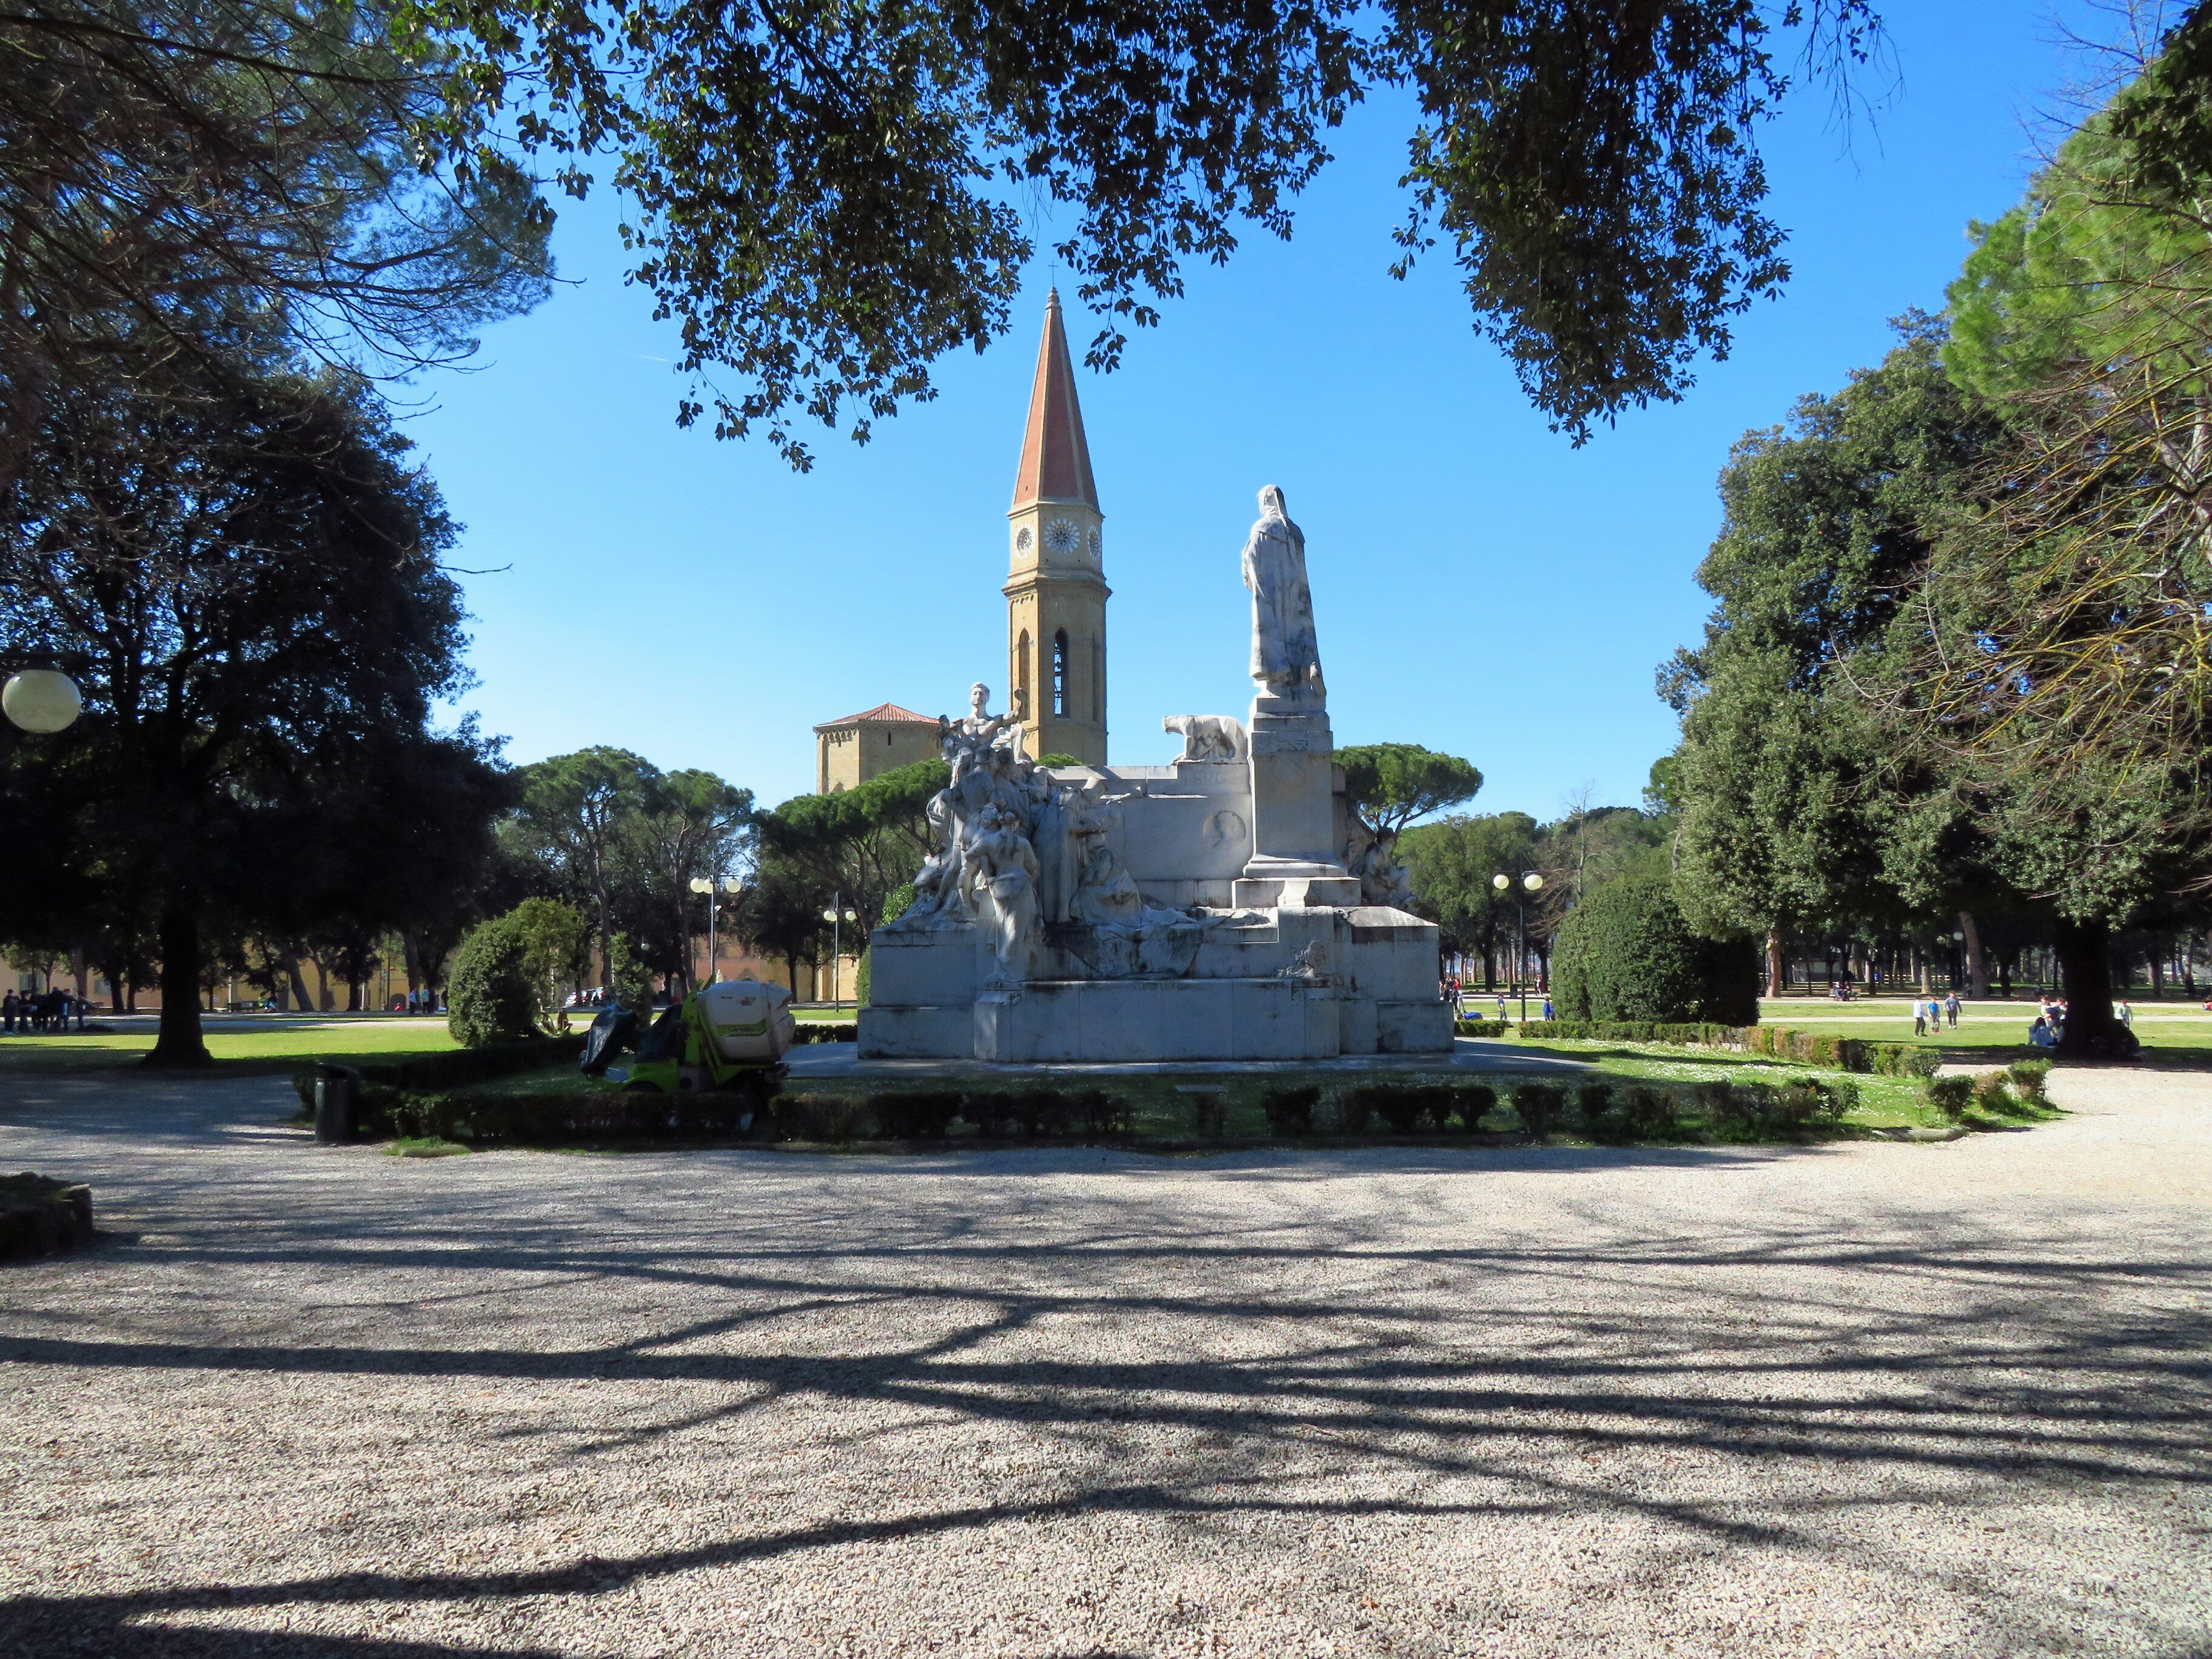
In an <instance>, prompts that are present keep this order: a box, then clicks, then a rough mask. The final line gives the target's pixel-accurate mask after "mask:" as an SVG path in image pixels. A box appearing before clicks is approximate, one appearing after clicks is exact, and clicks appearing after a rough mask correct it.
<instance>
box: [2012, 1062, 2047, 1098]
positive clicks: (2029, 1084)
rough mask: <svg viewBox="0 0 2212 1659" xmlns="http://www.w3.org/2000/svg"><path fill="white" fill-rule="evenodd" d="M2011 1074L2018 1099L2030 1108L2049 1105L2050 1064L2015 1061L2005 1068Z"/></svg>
mask: <svg viewBox="0 0 2212 1659" xmlns="http://www.w3.org/2000/svg"><path fill="white" fill-rule="evenodd" d="M2005 1069H2006V1070H2007V1071H2008V1072H2009V1073H2011V1074H2012V1081H2013V1086H2014V1087H2015V1089H2017V1090H2019V1091H2020V1097H2021V1100H2022V1101H2023V1102H2025V1103H2027V1104H2028V1105H2030V1106H2048V1105H2049V1104H2051V1094H2050V1088H2049V1085H2050V1079H2051V1062H2050V1061H2049V1060H2015V1061H2013V1063H2012V1064H2011V1065H2010V1066H2007V1067H2006V1068H2005Z"/></svg>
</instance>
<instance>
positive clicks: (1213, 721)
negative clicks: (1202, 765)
mask: <svg viewBox="0 0 2212 1659" xmlns="http://www.w3.org/2000/svg"><path fill="white" fill-rule="evenodd" d="M1160 729H1161V730H1162V731H1163V732H1179V733H1181V734H1182V758H1183V759H1184V760H1187V761H1241V760H1243V758H1244V757H1246V756H1247V755H1249V754H1250V753H1251V752H1252V750H1251V744H1249V742H1248V741H1247V740H1246V738H1245V736H1244V722H1243V721H1242V720H1237V718H1235V717H1234V716H1233V715H1229V714H1170V715H1169V716H1168V717H1167V718H1166V719H1165V720H1162V721H1161V722H1160Z"/></svg>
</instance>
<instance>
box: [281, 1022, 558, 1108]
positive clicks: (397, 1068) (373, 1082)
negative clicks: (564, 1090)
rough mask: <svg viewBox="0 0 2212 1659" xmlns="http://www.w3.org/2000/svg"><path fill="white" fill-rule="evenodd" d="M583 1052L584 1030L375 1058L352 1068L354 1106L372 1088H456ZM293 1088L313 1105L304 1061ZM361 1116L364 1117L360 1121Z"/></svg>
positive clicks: (307, 1104)
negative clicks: (358, 1087) (357, 1089)
mask: <svg viewBox="0 0 2212 1659" xmlns="http://www.w3.org/2000/svg"><path fill="white" fill-rule="evenodd" d="M583 1051H584V1034H583V1033H582V1032H581V1031H578V1032H575V1033H574V1034H573V1035H571V1036H557V1037H532V1038H530V1039H528V1040H527V1041H525V1042H501V1043H497V1044H495V1045H494V1046H493V1047H491V1048H457V1049H453V1050H450V1051H448V1052H447V1053H445V1054H416V1055H413V1056H411V1057H410V1058H408V1059H406V1060H371V1061H369V1062H368V1064H366V1065H362V1066H355V1067H354V1069H355V1070H356V1071H357V1072H359V1073H361V1079H362V1093H361V1095H360V1097H359V1100H358V1102H357V1105H365V1104H366V1103H367V1102H368V1097H369V1094H370V1092H371V1091H372V1090H374V1089H376V1088H383V1089H385V1090H387V1091H390V1090H401V1089H459V1088H462V1087H464V1086H465V1085H468V1084H471V1083H482V1082H483V1081H485V1080H486V1079H489V1078H495V1077H507V1076H511V1075H512V1074H513V1073H517V1072H534V1071H537V1070H538V1069H540V1068H541V1067H544V1066H565V1065H572V1064H574V1061H575V1060H576V1059H577V1057H578V1056H579V1055H580V1054H582V1053H583ZM292 1087H293V1089H294V1090H295V1091H296V1092H297V1093H298V1095H299V1097H300V1103H301V1105H302V1106H304V1107H306V1108H307V1109H308V1110H309V1111H313V1109H314V1106H315V1068H314V1067H313V1066H301V1068H300V1069H299V1070H298V1071H296V1072H295V1073H292ZM364 1121H366V1120H364Z"/></svg>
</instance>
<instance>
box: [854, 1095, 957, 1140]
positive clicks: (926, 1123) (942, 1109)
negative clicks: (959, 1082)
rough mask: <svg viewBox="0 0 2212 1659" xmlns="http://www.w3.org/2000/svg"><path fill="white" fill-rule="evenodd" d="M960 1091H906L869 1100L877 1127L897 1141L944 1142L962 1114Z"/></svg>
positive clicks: (877, 1096)
mask: <svg viewBox="0 0 2212 1659" xmlns="http://www.w3.org/2000/svg"><path fill="white" fill-rule="evenodd" d="M961 1098H962V1097H961V1093H960V1091H958V1090H957V1089H903V1090H898V1091H883V1092H880V1093H878V1094H872V1095H870V1096H869V1097H868V1101H867V1104H868V1110H869V1112H870V1113H871V1115H873V1117H874V1118H875V1121H876V1123H877V1126H878V1127H879V1128H880V1129H881V1130H882V1132H883V1133H884V1134H886V1135H888V1136H890V1138H891V1139H894V1140H941V1139H944V1138H945V1132H946V1130H947V1128H948V1127H950V1126H951V1122H952V1120H953V1119H954V1118H956V1117H957V1116H959V1115H960V1105H961Z"/></svg>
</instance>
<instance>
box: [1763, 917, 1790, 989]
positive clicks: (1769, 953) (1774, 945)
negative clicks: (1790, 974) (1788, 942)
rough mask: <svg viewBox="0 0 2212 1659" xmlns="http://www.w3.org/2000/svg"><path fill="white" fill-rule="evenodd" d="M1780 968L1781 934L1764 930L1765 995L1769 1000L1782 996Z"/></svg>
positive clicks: (1771, 930)
mask: <svg viewBox="0 0 2212 1659" xmlns="http://www.w3.org/2000/svg"><path fill="white" fill-rule="evenodd" d="M1785 977H1786V975H1784V971H1783V966H1782V933H1781V930H1780V929H1778V928H1774V927H1770V928H1768V929H1767V930H1766V994H1767V996H1768V997H1769V998H1770V999H1771V998H1774V997H1778V996H1780V995H1781V994H1782V987H1783V981H1784V978H1785Z"/></svg>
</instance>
